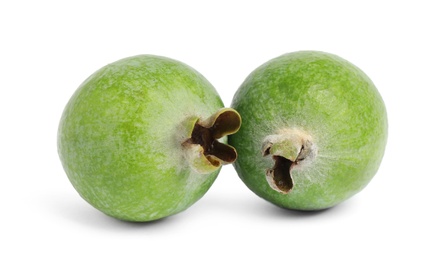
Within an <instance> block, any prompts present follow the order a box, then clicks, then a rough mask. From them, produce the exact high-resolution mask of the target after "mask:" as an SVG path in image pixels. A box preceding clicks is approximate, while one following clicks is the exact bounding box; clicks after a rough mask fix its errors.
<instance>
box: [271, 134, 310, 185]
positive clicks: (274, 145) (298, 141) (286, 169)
mask: <svg viewBox="0 0 448 260" xmlns="http://www.w3.org/2000/svg"><path fill="white" fill-rule="evenodd" d="M311 141H312V139H311V137H310V136H309V135H308V134H306V133H304V132H302V131H299V130H282V131H279V133H278V134H275V135H269V136H267V137H266V138H265V140H264V142H263V147H262V153H263V156H271V158H272V160H274V166H273V167H272V168H269V169H267V170H266V180H267V181H268V183H269V186H270V187H271V188H272V189H274V190H276V191H278V192H280V193H283V194H287V193H289V192H290V191H291V190H292V188H293V187H294V180H293V178H292V175H291V171H292V169H293V168H294V167H297V166H298V165H299V164H300V162H301V161H303V160H305V159H306V158H309V157H313V156H315V153H316V149H315V147H314V145H313V143H312V142H311Z"/></svg>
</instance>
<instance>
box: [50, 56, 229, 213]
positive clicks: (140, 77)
mask: <svg viewBox="0 0 448 260" xmlns="http://www.w3.org/2000/svg"><path fill="white" fill-rule="evenodd" d="M222 107H223V103H222V101H221V99H220V97H219V96H218V94H217V92H216V91H215V89H214V88H213V87H212V85H211V84H210V83H209V82H208V81H207V80H206V79H205V78H204V77H203V76H202V75H200V74H199V73H198V72H197V71H195V70H193V69H192V68H191V67H189V66H187V65H185V64H183V63H180V62H178V61H175V60H171V59H168V58H164V57H158V56H150V55H140V56H135V57H130V58H125V59H122V60H119V61H117V62H115V63H112V64H109V65H107V66H105V67H103V68H101V69H100V70H98V71H97V72H95V73H94V74H93V75H91V76H90V77H89V78H88V79H87V80H86V81H84V82H83V83H82V85H81V86H80V87H79V88H78V89H77V90H76V92H75V93H74V95H73V96H72V98H71V99H70V101H69V102H68V104H67V106H66V108H65V110H64V112H63V115H62V118H61V121H60V125H59V130H58V152H59V156H60V159H61V161H62V165H63V167H64V169H65V171H66V173H67V176H68V178H69V179H70V181H71V183H72V184H73V186H74V187H75V189H76V190H77V191H78V193H79V194H80V195H81V196H82V197H83V198H84V199H85V200H86V201H87V202H89V203H90V204H91V205H93V206H94V207H95V208H97V209H99V210H101V211H102V212H104V213H105V214H107V215H109V216H112V217H115V218H118V219H122V220H128V221H151V220H156V219H160V218H163V217H166V216H169V215H172V214H175V213H178V212H180V211H183V210H185V209H186V208H188V207H189V206H191V205H192V204H193V203H194V202H196V201H197V200H198V199H200V198H201V197H202V196H203V195H204V194H205V192H206V191H207V190H208V189H209V188H210V186H211V185H212V183H213V182H214V180H215V179H216V177H217V175H218V172H219V169H220V166H218V167H215V168H213V171H212V172H210V173H207V174H204V173H198V172H197V171H196V170H195V169H194V168H192V167H191V166H190V164H189V161H188V160H186V159H185V158H186V157H185V153H186V149H184V148H183V146H182V142H184V141H185V140H186V139H187V138H188V137H189V136H188V133H189V131H190V132H191V129H187V128H188V127H191V128H192V127H193V126H192V125H191V122H193V121H192V119H193V120H194V119H198V118H199V119H206V118H208V117H210V116H211V115H212V114H213V113H215V112H216V111H217V110H219V109H220V108H222ZM187 157H188V156H187ZM190 157H192V156H190Z"/></svg>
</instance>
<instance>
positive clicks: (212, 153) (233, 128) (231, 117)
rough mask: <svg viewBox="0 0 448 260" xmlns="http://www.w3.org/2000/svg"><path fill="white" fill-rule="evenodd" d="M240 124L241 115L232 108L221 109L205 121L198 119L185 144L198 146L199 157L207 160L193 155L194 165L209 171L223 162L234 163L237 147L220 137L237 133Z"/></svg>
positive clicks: (186, 145)
mask: <svg viewBox="0 0 448 260" xmlns="http://www.w3.org/2000/svg"><path fill="white" fill-rule="evenodd" d="M240 126H241V117H240V115H239V114H238V112H236V111H235V110H234V109H231V108H224V109H221V110H219V111H218V112H217V113H215V114H214V115H212V116H211V117H210V118H208V119H207V120H205V121H200V120H199V119H198V120H196V122H195V123H194V127H193V129H192V131H191V134H190V138H188V139H187V140H186V141H185V142H184V143H183V146H185V147H190V148H192V147H196V150H195V151H199V153H201V154H200V155H199V157H205V158H206V160H207V161H204V160H202V159H201V158H198V157H197V156H196V157H195V156H193V159H192V160H193V162H192V165H193V167H195V168H196V169H197V170H198V171H199V172H208V171H210V170H214V168H216V167H219V166H221V165H222V164H229V163H233V162H234V161H235V160H236V158H237V152H236V150H235V148H233V147H232V146H230V145H228V144H224V143H221V142H220V141H219V140H218V139H220V138H222V137H224V136H226V135H230V134H234V133H236V132H237V131H238V130H239V128H240ZM198 146H199V147H198ZM204 164H205V165H204ZM207 164H211V165H207ZM210 167H211V168H210Z"/></svg>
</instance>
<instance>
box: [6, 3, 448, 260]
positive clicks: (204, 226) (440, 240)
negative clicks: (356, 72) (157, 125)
mask: <svg viewBox="0 0 448 260" xmlns="http://www.w3.org/2000/svg"><path fill="white" fill-rule="evenodd" d="M67 2H68V1H67ZM447 13H448V8H447V7H446V5H443V1H440V2H436V1H429V0H425V1H384V2H380V1H370V2H367V1H364V2H363V1H289V2H288V1H280V0H276V1H271V2H268V1H221V2H219V3H218V1H202V2H201V1H177V2H176V1H141V2H137V1H122V2H118V1H104V2H98V1H71V3H64V1H54V2H50V1H44V0H41V1H8V3H7V1H2V2H0V55H1V56H0V120H1V121H0V122H1V125H0V132H1V134H0V149H1V157H0V158H1V159H0V174H1V175H0V200H1V201H0V238H1V242H0V245H1V246H0V259H166V258H170V259H179V258H186V259H259V258H261V259H268V258H270V259H277V258H286V259H329V258H337V259H408V258H409V257H415V258H416V259H448V253H447V249H446V246H447V244H448V237H447V233H448V225H447V221H448V214H447V211H446V208H447V206H448V202H447V199H448V191H447V187H448V170H447V168H448V167H447V166H448V153H447V151H446V147H447V145H448V140H447V139H448V138H447V136H448V128H447V124H446V121H447V112H448V104H447V103H448V95H447V87H448V84H447V82H448V80H447V79H448V65H447V64H448V63H447V61H448V51H447V46H448V40H447V32H448V15H447ZM298 50H321V51H326V52H331V53H334V54H337V55H339V56H341V57H343V58H345V59H347V60H349V61H351V62H352V63H354V64H356V65H357V66H359V67H360V68H361V69H363V70H364V71H365V72H366V73H367V74H368V75H369V76H370V77H371V79H372V80H373V81H374V82H375V84H376V85H377V87H378V89H379V91H380V92H381V94H382V96H383V98H384V100H385V103H386V105H387V109H388V113H389V124H390V128H389V141H388V146H387V151H386V155H385V157H384V160H383V163H382V165H381V168H380V170H379V172H378V173H377V175H376V176H375V178H374V179H373V180H372V182H371V183H370V184H369V185H368V186H367V188H366V189H364V190H363V191H362V192H361V193H359V194H358V195H356V196H354V197H353V198H351V199H350V200H348V201H346V202H345V203H343V204H341V205H339V206H337V207H335V208H333V209H330V210H326V211H322V212H318V213H301V212H294V211H287V210H283V209H280V208H277V207H275V206H273V205H271V204H269V203H268V202H265V201H263V200H262V199H260V198H258V197H257V196H256V195H254V194H253V193H252V192H250V191H249V190H248V189H247V188H246V187H245V185H244V184H243V183H242V182H241V181H240V180H239V178H238V176H237V175H236V173H235V171H234V170H233V167H232V166H226V167H224V168H223V170H222V171H221V174H220V176H219V177H218V179H217V180H216V182H215V184H214V185H213V186H212V188H211V189H210V190H209V192H208V193H207V194H206V195H205V196H204V197H203V198H202V199H201V200H200V201H199V202H197V203H196V204H195V205H193V206H192V207H190V208H189V209H188V210H186V211H184V212H182V213H180V214H177V215H175V216H172V217H169V218H166V219H164V220H161V221H156V222H154V223H146V224H145V223H144V224H137V223H127V222H122V221H118V220H115V219H112V218H110V217H107V216H105V215H103V214H102V213H101V212H99V211H97V210H95V209H94V208H92V207H91V206H90V205H88V204H87V203H86V202H84V201H83V200H82V199H81V198H80V197H79V195H78V194H77V193H76V191H75V190H74V189H73V187H72V186H71V184H70V183H69V181H68V179H67V177H66V175H65V173H64V171H63V169H62V167H61V164H60V162H59V158H58V155H57V151H56V131H57V126H58V121H59V118H60V115H61V113H62V110H63V108H64V106H65V104H66V102H67V101H68V99H69V98H70V96H71V95H72V93H73V92H74V91H75V89H76V88H77V87H78V86H79V85H80V83H81V82H82V81H83V80H84V79H85V78H87V77H88V76H89V75H90V74H91V73H93V72H94V71H95V70H97V69H98V68H100V67H102V66H104V65H106V64H108V63H110V62H113V61H115V60H118V59H121V58H124V57H127V56H131V55H136V54H143V53H147V54H156V55H163V56H167V57H171V58H174V59H177V60H180V61H183V62H185V63H187V64H189V65H190V66H192V67H194V68H195V69H197V70H198V71H200V72H201V73H202V74H203V75H204V76H205V77H206V78H207V79H208V80H209V81H210V82H211V83H212V84H213V85H214V86H215V88H216V89H217V90H218V92H219V93H220V94H221V97H222V99H223V101H224V102H225V105H226V106H229V105H230V103H231V99H232V96H233V93H234V92H235V91H236V89H237V88H238V87H239V85H240V84H241V83H242V81H243V80H244V79H245V77H246V76H247V75H248V74H249V73H250V72H251V71H252V70H253V69H255V68H256V67H257V66H259V65H261V64H262V63H264V62H265V61H267V60H269V59H271V58H274V57H276V56H279V55H281V54H283V53H286V52H292V51H298Z"/></svg>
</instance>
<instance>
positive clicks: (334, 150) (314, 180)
mask: <svg viewBox="0 0 448 260" xmlns="http://www.w3.org/2000/svg"><path fill="white" fill-rule="evenodd" d="M232 107H233V108H235V109H236V110H237V111H238V112H239V113H240V115H241V118H242V121H243V125H242V127H241V129H240V131H239V132H238V133H236V134H235V135H233V136H230V138H229V144H231V145H232V146H234V147H235V148H236V149H237V151H238V159H237V161H236V162H235V163H234V166H235V169H236V170H237V172H238V175H239V177H240V178H241V180H242V181H243V182H244V183H245V184H246V185H247V186H248V187H249V188H250V189H251V190H252V191H253V192H254V193H256V194H257V195H258V196H260V197H262V198H264V199H266V200H268V201H270V202H272V203H274V204H276V205H278V206H281V207H285V208H290V209H298V210H319V209H325V208H329V207H332V206H334V205H336V204H338V203H340V202H342V201H344V200H346V199H348V198H349V197H351V196H353V195H354V194H356V193H357V192H359V191H360V190H362V189H363V188H364V187H365V186H366V185H367V184H368V183H369V181H370V180H371V179H372V178H373V176H374V175H375V174H376V172H377V170H378V168H379V166H380V163H381V160H382V157H383V154H384V151H385V146H386V141H387V115H386V108H385V105H384V103H383V100H382V98H381V96H380V94H379V92H378V91H377V89H376V87H375V86H374V84H373V83H372V81H371V80H370V79H369V78H368V77H367V76H366V74H364V73H363V72H362V71H361V70H360V69H359V68H357V67H356V66H354V65H353V64H351V63H349V62H348V61H346V60H344V59H342V58H340V57H338V56H336V55H333V54H329V53H324V52H317V51H301V52H295V53H288V54H285V55H282V56H280V57H277V58H275V59H272V60H270V61H268V62H266V63H265V64H263V65H261V66H260V67H258V68H257V69H256V70H254V71H253V72H252V73H251V74H250V75H249V76H248V77H247V78H246V80H245V81H244V82H243V84H242V85H241V86H240V88H239V89H238V91H237V93H236V94H235V96H234V99H233V102H232Z"/></svg>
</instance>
